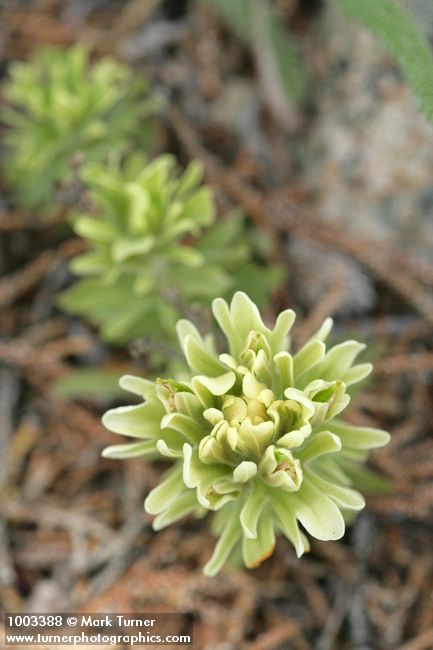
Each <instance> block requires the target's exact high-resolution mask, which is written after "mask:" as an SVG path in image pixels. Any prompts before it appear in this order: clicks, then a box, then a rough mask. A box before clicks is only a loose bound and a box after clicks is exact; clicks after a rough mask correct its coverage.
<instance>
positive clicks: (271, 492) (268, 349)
mask: <svg viewBox="0 0 433 650" xmlns="http://www.w3.org/2000/svg"><path fill="white" fill-rule="evenodd" d="M213 313H214V316H215V319H216V321H217V323H218V325H219V327H220V329H221V330H222V332H223V333H224V335H225V337H226V339H227V344H228V349H227V351H226V352H224V353H223V354H218V353H217V352H216V349H215V345H214V342H213V340H212V338H211V337H210V336H207V337H204V338H203V337H202V336H201V335H200V334H199V332H198V331H197V329H196V328H195V327H194V325H193V324H192V323H190V322H189V321H186V320H182V321H180V322H179V323H178V335H179V339H180V342H181V345H182V349H183V352H184V355H185V358H186V361H187V363H188V366H189V367H190V369H191V379H190V381H185V382H182V383H179V382H176V381H173V380H161V379H160V380H158V381H157V382H156V383H153V382H150V381H147V380H145V379H140V378H138V377H131V376H127V377H123V379H122V380H121V385H122V386H123V387H124V388H125V389H127V390H130V391H131V392H133V393H136V394H137V395H139V396H140V397H143V399H144V403H142V404H140V405H138V406H127V407H121V408H117V409H113V410H111V411H108V413H106V414H105V416H104V418H103V422H104V424H105V426H106V427H107V428H108V429H110V430H111V431H114V432H116V433H120V434H123V435H126V436H131V437H132V438H136V439H139V441H138V442H134V443H129V444H125V445H115V446H112V447H108V448H107V449H106V450H105V451H104V455H105V456H106V457H109V458H127V457H131V456H141V455H150V456H151V457H155V456H160V457H162V458H165V459H167V458H168V459H172V460H173V463H174V465H173V467H172V468H171V469H170V470H169V471H168V472H167V474H166V475H165V476H164V478H163V480H162V482H161V483H160V484H159V485H158V486H157V487H156V488H155V489H154V490H152V491H151V492H150V494H149V495H148V497H147V499H146V501H145V508H146V510H147V512H149V513H150V514H152V515H156V518H155V520H154V522H153V527H154V529H155V530H160V529H161V528H164V527H165V526H167V525H169V524H171V523H173V522H174V521H177V520H178V519H181V518H182V517H184V516H185V515H188V514H194V515H196V516H203V515H204V514H205V513H206V512H207V511H208V510H213V511H217V514H216V515H215V518H214V532H215V534H216V535H218V537H219V539H218V542H217V544H216V547H215V549H214V552H213V555H212V557H211V559H210V560H209V562H208V563H207V565H206V567H205V572H206V574H208V575H215V574H216V573H217V572H218V571H219V570H220V569H221V567H222V566H223V564H224V563H225V561H226V560H227V559H228V558H229V556H230V555H232V554H234V553H236V551H237V550H239V549H241V552H242V557H243V561H244V563H245V565H246V566H247V567H255V566H258V565H259V564H260V563H261V562H262V561H263V560H264V559H265V558H267V557H268V556H269V555H271V554H272V552H273V548H274V544H275V534H276V533H278V532H281V533H283V534H284V535H285V536H286V537H287V538H288V539H289V540H290V541H291V542H292V544H293V546H294V547H295V550H296V553H297V555H298V557H299V556H301V555H302V554H303V553H304V551H306V550H308V548H309V543H308V539H307V537H306V535H305V533H304V532H303V531H302V530H301V529H300V527H299V524H301V525H302V527H303V529H305V531H307V532H308V533H309V534H310V535H312V536H313V537H316V538H317V539H321V540H331V539H338V538H340V537H342V535H343V534H344V529H345V524H344V518H343V514H342V511H343V512H344V511H346V510H355V511H356V510H360V509H361V508H363V506H364V500H363V498H362V496H361V495H360V494H359V493H358V492H356V491H355V490H354V489H352V488H351V487H350V486H351V480H350V477H351V475H352V473H353V474H355V473H356V468H357V466H358V465H359V463H360V462H363V461H364V460H365V459H366V457H367V452H368V450H369V449H371V448H374V447H380V446H382V445H384V444H386V443H387V442H388V439H389V435H388V434H387V433H386V432H385V431H381V430H379V429H372V428H366V427H357V426H353V425H351V424H347V423H345V422H344V421H342V420H341V419H340V418H339V417H338V416H340V414H341V412H342V411H343V410H344V409H345V408H346V406H347V405H348V403H349V401H350V398H349V396H348V394H347V392H346V389H347V387H348V386H350V385H351V384H354V383H356V382H359V381H361V380H362V379H364V378H365V377H366V376H367V375H368V374H369V373H370V372H371V365H370V364H368V363H360V364H356V363H355V358H356V356H357V355H358V353H359V352H360V351H361V350H363V349H364V347H365V346H364V345H363V344H361V343H358V342H357V341H345V342H344V343H340V344H338V345H335V346H334V347H332V348H330V349H329V350H328V351H327V350H326V346H325V340H326V338H327V336H328V334H329V331H330V329H331V326H332V321H331V320H330V319H327V320H326V321H325V322H324V324H323V325H322V327H321V328H320V330H319V331H318V332H317V333H316V335H315V336H313V337H312V338H311V339H310V340H309V341H308V342H307V343H306V344H305V345H304V346H303V347H302V348H301V349H300V350H299V351H298V352H296V353H295V354H293V353H291V352H289V350H290V339H289V336H288V333H289V331H290V328H291V327H292V325H293V322H294V320H295V313H294V312H293V311H292V310H286V311H284V312H282V313H281V314H280V315H279V316H278V318H277V321H276V323H275V326H274V328H273V329H268V327H266V326H265V325H264V323H263V321H262V319H261V317H260V313H259V311H258V309H257V307H256V306H255V304H254V303H252V302H251V300H250V299H249V298H248V296H247V295H246V294H244V293H242V292H238V293H236V294H235V296H234V297H233V299H232V301H231V304H230V306H229V305H228V304H227V303H226V302H225V301H224V300H222V299H221V298H217V299H216V300H214V301H213Z"/></svg>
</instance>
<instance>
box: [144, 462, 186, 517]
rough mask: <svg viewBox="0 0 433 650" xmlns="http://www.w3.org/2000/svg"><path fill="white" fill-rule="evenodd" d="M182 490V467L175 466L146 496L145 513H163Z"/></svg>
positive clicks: (183, 488) (183, 487)
mask: <svg viewBox="0 0 433 650" xmlns="http://www.w3.org/2000/svg"><path fill="white" fill-rule="evenodd" d="M184 490H185V486H184V483H183V480H182V466H181V465H175V466H174V468H172V469H171V470H169V471H168V472H166V473H165V475H164V480H163V481H162V482H161V483H160V484H159V485H158V486H157V487H156V488H154V489H153V490H152V491H151V492H150V493H149V494H148V496H147V498H146V500H145V502H144V507H145V509H146V512H148V513H149V514H150V515H158V514H159V513H161V512H164V510H166V509H167V508H168V507H170V505H171V504H172V503H173V501H175V500H176V499H177V497H178V496H179V494H182V493H183V492H184Z"/></svg>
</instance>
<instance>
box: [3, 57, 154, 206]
mask: <svg viewBox="0 0 433 650" xmlns="http://www.w3.org/2000/svg"><path fill="white" fill-rule="evenodd" d="M89 58H90V54H89V51H88V50H87V48H86V47H85V46H83V45H81V44H78V45H74V46H73V47H70V48H68V49H61V48H54V47H47V48H44V49H43V50H41V51H40V52H38V53H37V54H36V56H34V57H33V58H32V59H31V60H30V61H29V62H14V63H12V64H11V65H10V66H9V80H8V81H7V82H6V83H5V84H4V87H3V93H4V96H5V98H6V99H7V101H8V102H9V106H7V107H6V106H5V107H4V108H3V109H2V112H1V118H2V121H3V122H5V123H6V125H7V126H8V127H9V129H8V130H7V132H6V134H5V140H4V141H5V144H6V148H7V157H6V160H5V173H6V176H7V179H8V181H9V183H10V185H11V189H12V191H13V193H14V196H15V199H16V202H17V203H18V204H20V205H23V206H24V207H28V208H41V207H44V208H46V207H47V206H49V205H50V203H52V200H53V193H54V190H55V184H56V183H58V182H64V181H65V180H66V179H67V178H68V175H69V173H70V159H71V157H72V156H73V155H74V154H77V153H79V154H80V155H81V156H82V158H83V160H84V161H104V160H106V159H107V158H108V157H109V156H111V155H114V156H117V157H119V156H120V155H121V154H123V153H125V151H127V150H128V149H129V148H130V146H131V145H132V144H133V145H135V146H136V145H137V143H140V144H141V145H142V146H144V145H146V146H147V143H148V141H149V129H148V125H147V124H143V118H146V117H148V116H149V115H150V114H151V113H154V112H155V111H156V108H157V105H158V102H157V101H156V99H155V97H154V96H152V95H150V93H149V86H148V83H147V81H146V80H145V79H143V78H142V77H137V76H136V75H134V73H133V71H132V69H131V68H129V67H128V66H126V65H123V64H120V63H118V62H116V61H115V60H114V59H111V58H103V59H101V60H100V61H98V62H97V63H95V64H94V65H90V62H89Z"/></svg>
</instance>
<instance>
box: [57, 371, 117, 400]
mask: <svg viewBox="0 0 433 650" xmlns="http://www.w3.org/2000/svg"><path fill="white" fill-rule="evenodd" d="M121 375H123V371H121V370H104V369H101V370H95V369H93V368H86V369H83V370H74V371H72V372H70V373H69V374H68V375H66V376H65V377H62V378H61V379H58V380H57V381H56V382H54V384H53V390H54V392H55V393H57V394H59V395H62V396H63V397H68V398H70V399H94V398H100V397H102V398H104V399H108V398H114V397H119V396H120V395H123V391H122V389H121V388H120V386H119V379H120V377H121Z"/></svg>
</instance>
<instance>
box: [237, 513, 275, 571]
mask: <svg viewBox="0 0 433 650" xmlns="http://www.w3.org/2000/svg"><path fill="white" fill-rule="evenodd" d="M274 548H275V532H274V519H273V517H272V512H271V511H270V510H265V511H264V512H263V514H262V516H261V517H260V521H259V525H258V531H257V537H255V538H254V539H250V538H247V537H244V538H243V539H242V557H243V560H244V562H245V566H247V567H248V568H249V569H253V568H256V567H258V566H259V565H260V564H261V563H262V562H263V561H264V560H266V559H267V558H268V557H269V556H270V555H272V553H273V551H274Z"/></svg>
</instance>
